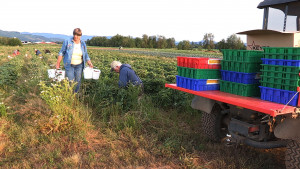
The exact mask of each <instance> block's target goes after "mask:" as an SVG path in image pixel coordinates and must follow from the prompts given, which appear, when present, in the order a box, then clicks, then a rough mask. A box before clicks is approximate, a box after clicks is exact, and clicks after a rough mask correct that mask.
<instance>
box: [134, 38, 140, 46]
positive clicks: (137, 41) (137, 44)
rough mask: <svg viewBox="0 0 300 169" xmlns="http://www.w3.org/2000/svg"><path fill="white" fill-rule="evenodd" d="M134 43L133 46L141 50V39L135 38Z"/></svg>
mask: <svg viewBox="0 0 300 169" xmlns="http://www.w3.org/2000/svg"><path fill="white" fill-rule="evenodd" d="M134 43H135V46H136V47H137V48H141V47H142V39H141V38H135V39H134Z"/></svg>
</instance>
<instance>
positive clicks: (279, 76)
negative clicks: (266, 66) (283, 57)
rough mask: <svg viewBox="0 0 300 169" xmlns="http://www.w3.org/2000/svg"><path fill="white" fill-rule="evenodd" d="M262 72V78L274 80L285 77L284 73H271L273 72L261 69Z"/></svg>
mask: <svg viewBox="0 0 300 169" xmlns="http://www.w3.org/2000/svg"><path fill="white" fill-rule="evenodd" d="M260 71H261V75H262V76H271V77H274V78H283V77H284V73H283V72H282V71H271V70H263V69H261V70H260Z"/></svg>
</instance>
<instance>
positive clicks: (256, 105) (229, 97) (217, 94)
mask: <svg viewBox="0 0 300 169" xmlns="http://www.w3.org/2000/svg"><path fill="white" fill-rule="evenodd" d="M165 87H168V88H172V89H176V90H180V91H183V92H186V93H190V94H194V95H197V96H202V97H205V98H208V99H212V100H216V101H219V102H224V103H228V104H231V105H235V106H239V107H243V108H246V109H250V110H254V111H258V112H261V113H264V114H268V115H270V116H272V117H276V116H278V115H284V114H295V113H297V112H299V109H298V108H297V107H294V106H287V105H283V104H279V103H274V102H270V101H264V100H261V99H260V98H253V97H245V96H239V95H235V94H230V93H225V92H221V91H219V90H210V91H193V90H189V89H185V88H181V87H177V86H176V84H165ZM298 105H300V99H298Z"/></svg>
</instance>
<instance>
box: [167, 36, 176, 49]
mask: <svg viewBox="0 0 300 169" xmlns="http://www.w3.org/2000/svg"><path fill="white" fill-rule="evenodd" d="M175 47H176V44H175V39H174V38H168V39H167V48H175Z"/></svg>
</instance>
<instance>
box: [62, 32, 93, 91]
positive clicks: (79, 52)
mask: <svg viewBox="0 0 300 169" xmlns="http://www.w3.org/2000/svg"><path fill="white" fill-rule="evenodd" d="M81 35H82V32H81V29H80V28H76V29H74V31H73V38H70V39H66V40H65V41H64V42H63V45H62V47H61V50H60V51H59V54H58V57H57V63H56V69H59V67H60V62H61V60H62V59H63V61H64V67H65V71H66V77H67V78H68V79H69V80H70V81H74V82H76V83H77V85H76V87H75V92H76V93H77V92H78V91H79V88H80V83H81V76H82V71H83V68H84V66H85V64H86V63H87V64H88V65H89V67H91V68H93V64H92V62H91V59H90V57H89V55H88V53H87V48H86V44H85V42H84V41H82V40H81V39H80V38H81Z"/></svg>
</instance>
